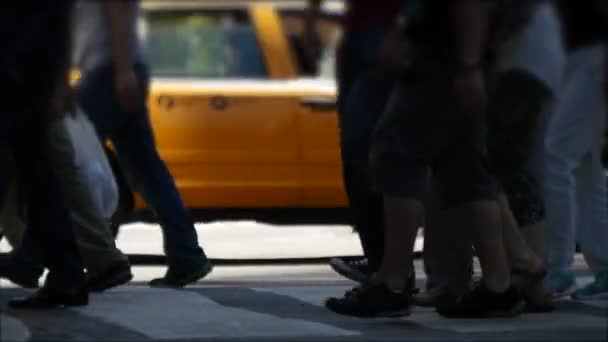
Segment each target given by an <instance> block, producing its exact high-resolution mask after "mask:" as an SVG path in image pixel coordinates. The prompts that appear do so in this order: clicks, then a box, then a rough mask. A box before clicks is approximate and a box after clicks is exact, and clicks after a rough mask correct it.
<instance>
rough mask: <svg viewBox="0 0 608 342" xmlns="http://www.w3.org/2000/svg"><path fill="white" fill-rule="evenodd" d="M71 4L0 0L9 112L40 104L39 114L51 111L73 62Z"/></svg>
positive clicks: (0, 60)
mask: <svg viewBox="0 0 608 342" xmlns="http://www.w3.org/2000/svg"><path fill="white" fill-rule="evenodd" d="M71 4H72V2H71V1H69V0H53V1H13V0H10V1H3V2H2V3H1V4H0V35H1V36H2V37H3V42H2V43H3V53H2V55H1V56H0V78H1V79H2V82H3V83H4V84H5V85H6V86H7V87H6V88H8V89H9V91H8V92H7V94H5V98H4V103H3V104H4V108H5V110H6V113H4V114H5V115H9V112H11V111H13V112H15V111H17V110H19V111H21V110H23V106H25V105H27V106H29V107H31V108H34V107H36V110H34V111H32V113H33V114H36V115H39V114H41V113H42V111H48V108H46V107H48V105H47V104H48V99H49V98H50V96H51V95H52V94H53V93H54V91H55V90H56V89H55V88H56V86H57V85H58V84H59V80H60V79H61V78H62V77H64V75H65V74H66V73H67V68H68V66H69V48H70V44H69V42H70V35H69V27H70V26H69V20H70V17H71V16H70V11H71ZM45 106H46V107H45ZM7 108H15V109H14V110H8V109H7ZM15 115H16V114H15Z"/></svg>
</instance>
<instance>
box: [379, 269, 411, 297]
mask: <svg viewBox="0 0 608 342" xmlns="http://www.w3.org/2000/svg"><path fill="white" fill-rule="evenodd" d="M370 279H371V281H372V282H375V283H381V284H384V285H386V287H388V288H389V290H391V291H393V292H399V293H400V292H404V291H405V290H406V287H407V280H406V278H405V277H401V276H400V277H395V276H383V275H382V274H380V273H376V274H374V275H372V277H371V278H370Z"/></svg>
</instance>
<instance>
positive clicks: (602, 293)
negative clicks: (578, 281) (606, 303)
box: [572, 272, 608, 300]
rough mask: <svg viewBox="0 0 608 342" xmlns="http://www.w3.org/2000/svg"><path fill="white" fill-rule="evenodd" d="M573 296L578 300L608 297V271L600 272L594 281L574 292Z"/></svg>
mask: <svg viewBox="0 0 608 342" xmlns="http://www.w3.org/2000/svg"><path fill="white" fill-rule="evenodd" d="M572 298H574V299H577V300H594V299H608V272H602V273H599V274H598V275H597V276H596V277H595V281H594V282H592V283H591V284H589V285H587V286H585V287H583V288H582V289H580V290H578V291H576V292H574V294H573V295H572Z"/></svg>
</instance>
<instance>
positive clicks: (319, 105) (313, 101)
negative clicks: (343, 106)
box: [300, 96, 338, 112]
mask: <svg viewBox="0 0 608 342" xmlns="http://www.w3.org/2000/svg"><path fill="white" fill-rule="evenodd" d="M300 104H301V105H302V106H303V107H307V108H310V109H312V110H313V111H316V112H334V111H335V110H336V109H337V108H338V102H337V101H336V100H335V99H333V98H330V97H323V96H308V97H303V98H301V99H300Z"/></svg>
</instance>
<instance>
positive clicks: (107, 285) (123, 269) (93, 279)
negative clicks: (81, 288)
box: [87, 261, 133, 292]
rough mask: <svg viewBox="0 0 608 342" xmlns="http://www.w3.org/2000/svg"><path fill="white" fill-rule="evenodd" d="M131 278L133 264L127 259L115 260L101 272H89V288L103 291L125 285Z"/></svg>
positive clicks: (92, 290) (94, 290)
mask: <svg viewBox="0 0 608 342" xmlns="http://www.w3.org/2000/svg"><path fill="white" fill-rule="evenodd" d="M131 279H133V273H131V265H130V264H129V263H128V262H126V261H120V262H115V263H113V264H111V265H110V266H109V267H108V268H107V269H106V271H104V272H102V273H100V274H95V275H88V274H87V288H88V290H89V291H91V292H103V291H106V290H109V289H111V288H114V287H117V286H120V285H124V284H126V283H128V282H130V281H131Z"/></svg>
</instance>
